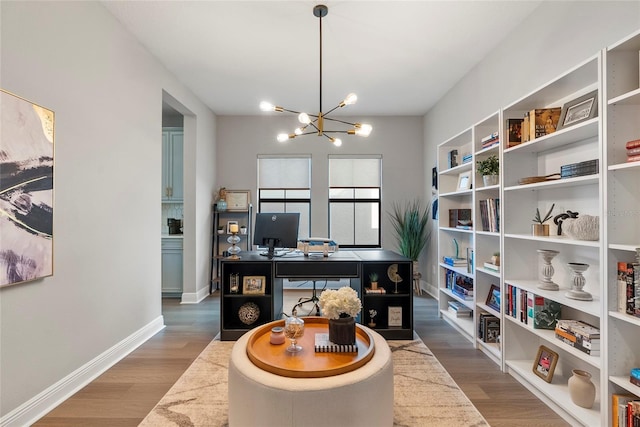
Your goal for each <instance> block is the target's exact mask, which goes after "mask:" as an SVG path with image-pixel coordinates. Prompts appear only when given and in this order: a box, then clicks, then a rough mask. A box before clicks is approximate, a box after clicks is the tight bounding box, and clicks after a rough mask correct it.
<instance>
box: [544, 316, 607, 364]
mask: <svg viewBox="0 0 640 427" xmlns="http://www.w3.org/2000/svg"><path fill="white" fill-rule="evenodd" d="M555 332H556V338H558V339H559V340H560V341H563V342H564V343H565V344H568V345H570V346H571V347H573V348H575V349H576V350H580V351H582V352H584V353H586V354H589V355H591V356H600V329H598V328H596V327H595V326H592V325H590V324H588V323H585V322H583V321H581V320H569V319H558V322H557V323H556V329H555Z"/></svg>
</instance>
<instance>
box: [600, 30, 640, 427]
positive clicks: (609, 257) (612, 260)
mask: <svg viewBox="0 0 640 427" xmlns="http://www.w3.org/2000/svg"><path fill="white" fill-rule="evenodd" d="M639 56H640V31H639V32H637V33H635V34H633V35H631V36H630V37H628V38H627V39H625V40H622V41H620V42H619V43H616V44H615V45H613V46H611V47H609V48H608V49H606V51H605V52H604V63H605V67H604V81H605V85H604V93H605V96H604V97H603V104H604V110H605V111H604V128H605V141H604V146H605V148H604V158H605V161H604V164H605V165H606V166H605V167H604V169H605V171H604V181H605V186H604V192H605V194H606V198H605V202H606V205H605V209H604V211H605V212H606V213H607V215H606V216H605V217H604V219H605V221H604V227H605V230H606V237H607V239H606V243H607V246H606V251H605V259H606V264H605V265H606V269H605V278H604V280H605V283H609V284H610V286H608V287H606V289H607V292H606V294H605V295H604V297H605V301H606V304H605V316H606V317H605V323H606V324H607V330H608V334H607V341H606V344H605V345H606V346H607V347H608V348H609V349H611V350H610V351H609V352H608V353H609V354H608V358H607V367H606V368H607V369H606V372H607V377H606V378H605V379H604V381H605V382H604V384H606V385H605V387H604V389H605V391H606V392H607V393H606V394H605V396H606V397H605V398H606V399H607V402H608V403H609V413H611V411H612V408H611V407H610V405H611V403H610V402H611V394H629V393H631V394H633V395H635V396H636V399H640V387H638V386H636V385H633V384H632V383H631V382H630V381H629V371H630V370H631V368H638V367H640V339H639V337H640V318H638V317H633V316H630V315H628V314H626V313H622V312H620V311H618V309H617V304H618V303H617V300H618V299H617V294H616V286H615V285H614V284H615V283H616V280H617V263H618V262H632V261H634V259H635V248H638V247H640V220H638V217H639V216H640V185H639V183H640V161H635V162H627V151H626V147H625V146H626V143H627V142H628V141H631V140H637V139H640V120H638V119H639V118H640V70H639V59H638V58H639ZM636 297H637V295H636ZM609 417H611V415H609Z"/></svg>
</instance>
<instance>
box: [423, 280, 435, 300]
mask: <svg viewBox="0 0 640 427" xmlns="http://www.w3.org/2000/svg"><path fill="white" fill-rule="evenodd" d="M420 289H422V290H423V291H425V292H426V293H428V294H429V295H431V296H432V297H433V298H435V299H438V287H437V286H433V285H432V284H431V283H427V282H425V281H422V280H421V281H420Z"/></svg>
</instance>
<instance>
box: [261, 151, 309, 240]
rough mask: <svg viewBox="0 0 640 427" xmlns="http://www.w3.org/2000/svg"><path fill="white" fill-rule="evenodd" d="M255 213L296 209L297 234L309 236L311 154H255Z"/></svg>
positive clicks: (292, 210) (301, 236)
mask: <svg viewBox="0 0 640 427" xmlns="http://www.w3.org/2000/svg"><path fill="white" fill-rule="evenodd" d="M258 212H299V213H300V226H299V230H298V237H299V238H301V239H304V238H308V237H309V233H310V230H311V155H297V156H258Z"/></svg>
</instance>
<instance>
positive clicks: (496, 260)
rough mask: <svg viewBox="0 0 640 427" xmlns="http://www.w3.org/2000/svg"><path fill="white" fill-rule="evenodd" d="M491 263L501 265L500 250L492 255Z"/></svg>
mask: <svg viewBox="0 0 640 427" xmlns="http://www.w3.org/2000/svg"><path fill="white" fill-rule="evenodd" d="M491 264H493V265H498V266H499V265H500V252H494V253H493V256H492V257H491Z"/></svg>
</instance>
